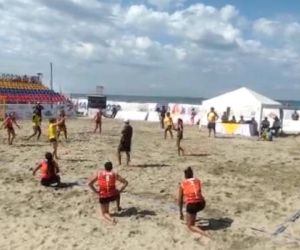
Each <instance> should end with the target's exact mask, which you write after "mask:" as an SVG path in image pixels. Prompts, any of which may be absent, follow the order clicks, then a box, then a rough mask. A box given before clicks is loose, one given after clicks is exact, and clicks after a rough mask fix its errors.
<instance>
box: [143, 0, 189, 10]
mask: <svg viewBox="0 0 300 250" xmlns="http://www.w3.org/2000/svg"><path fill="white" fill-rule="evenodd" d="M147 2H148V3H149V4H150V5H152V6H155V7H157V8H158V9H165V8H170V7H175V8H178V7H182V6H183V4H184V3H185V2H186V0H148V1H147Z"/></svg>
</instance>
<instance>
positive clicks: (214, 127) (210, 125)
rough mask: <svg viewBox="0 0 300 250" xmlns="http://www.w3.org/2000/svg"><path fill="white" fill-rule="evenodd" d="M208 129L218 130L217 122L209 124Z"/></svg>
mask: <svg viewBox="0 0 300 250" xmlns="http://www.w3.org/2000/svg"><path fill="white" fill-rule="evenodd" d="M207 128H208V129H213V130H216V123H215V122H209V123H208V125H207Z"/></svg>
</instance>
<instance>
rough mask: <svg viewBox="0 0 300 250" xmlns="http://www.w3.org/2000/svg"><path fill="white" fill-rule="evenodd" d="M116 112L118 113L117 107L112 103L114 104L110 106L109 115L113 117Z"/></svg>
mask: <svg viewBox="0 0 300 250" xmlns="http://www.w3.org/2000/svg"><path fill="white" fill-rule="evenodd" d="M117 113H118V109H117V107H116V106H115V105H114V106H113V107H112V112H111V117H112V118H115V117H116V115H117Z"/></svg>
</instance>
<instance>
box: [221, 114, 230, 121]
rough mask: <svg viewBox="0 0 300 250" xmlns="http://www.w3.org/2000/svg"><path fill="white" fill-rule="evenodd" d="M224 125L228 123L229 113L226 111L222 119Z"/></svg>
mask: <svg viewBox="0 0 300 250" xmlns="http://www.w3.org/2000/svg"><path fill="white" fill-rule="evenodd" d="M221 120H222V123H227V122H228V115H227V112H226V111H224V113H223V115H222V117H221Z"/></svg>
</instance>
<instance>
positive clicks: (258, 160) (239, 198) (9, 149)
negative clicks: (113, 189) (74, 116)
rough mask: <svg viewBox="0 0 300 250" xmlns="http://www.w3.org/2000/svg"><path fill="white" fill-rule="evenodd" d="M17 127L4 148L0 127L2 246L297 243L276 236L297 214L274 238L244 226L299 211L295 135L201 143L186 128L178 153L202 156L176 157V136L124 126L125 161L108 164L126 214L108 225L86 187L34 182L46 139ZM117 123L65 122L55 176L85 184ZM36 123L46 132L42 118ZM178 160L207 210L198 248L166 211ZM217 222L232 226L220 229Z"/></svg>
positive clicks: (105, 156)
mask: <svg viewBox="0 0 300 250" xmlns="http://www.w3.org/2000/svg"><path fill="white" fill-rule="evenodd" d="M21 125H22V129H21V130H17V134H18V137H17V139H16V141H15V145H13V146H8V145H6V144H4V142H3V138H4V137H5V136H6V133H5V131H3V130H2V131H1V137H0V141H1V142H2V144H1V145H0V154H1V158H0V163H1V165H0V232H1V233H0V249H1V250H2V249H22V250H24V249H43V250H44V249H51V250H53V249H80V250H83V249H116V250H119V249H157V250H158V249H180V250H181V249H231V250H233V249H236V250H241V249H300V241H299V243H297V242H291V240H290V239H287V238H284V237H283V236H282V235H287V233H288V234H289V235H291V236H293V237H297V236H299V233H300V219H299V220H298V221H296V222H295V223H293V224H291V225H290V226H289V227H288V229H287V230H286V231H285V233H283V234H281V236H279V237H278V239H274V238H271V237H269V236H268V235H267V234H264V233H259V232H255V231H253V230H251V227H256V228H265V229H266V230H267V231H270V232H273V231H274V230H275V228H276V226H278V225H279V224H280V223H282V222H283V221H284V220H285V219H286V218H287V217H288V216H289V215H291V214H292V213H293V212H295V211H297V210H298V209H300V199H299V196H300V195H299V190H300V167H299V162H300V156H299V148H300V138H298V137H297V138H294V137H289V138H281V139H278V140H275V141H274V142H271V143H269V142H258V141H254V140H249V139H209V138H207V133H206V131H203V132H201V133H199V131H198V130H197V128H196V127H193V128H191V127H186V128H185V134H184V141H183V146H184V148H185V149H186V151H190V152H191V153H195V154H197V153H202V152H205V151H207V152H208V153H209V154H210V155H209V156H202V157H201V156H198V157H197V156H186V157H181V158H179V157H178V156H177V152H176V147H175V140H173V141H172V140H170V139H168V140H167V141H165V140H163V139H162V137H163V134H162V131H161V130H160V129H159V128H158V124H150V123H142V122H140V123H133V124H132V125H133V128H134V138H133V148H132V149H133V153H132V165H133V166H132V167H124V166H123V167H116V169H117V170H118V171H119V173H120V174H121V175H122V176H124V177H125V178H126V179H127V180H128V181H129V186H128V188H127V190H126V193H124V194H123V196H122V204H121V205H122V207H123V208H124V210H125V212H124V216H123V217H118V224H117V225H116V226H111V225H107V224H104V223H103V222H102V221H100V220H99V214H97V213H96V211H97V210H98V209H99V204H98V202H97V196H96V195H94V194H93V193H92V192H90V191H89V190H88V189H87V188H86V187H85V186H77V187H73V188H68V189H61V190H54V189H49V188H48V189H47V188H44V187H42V186H40V185H39V181H38V179H37V178H34V177H33V176H32V168H33V167H34V165H35V163H36V162H37V161H38V160H39V159H42V158H43V156H44V153H45V152H46V151H49V150H51V147H50V145H49V144H48V143H47V142H46V136H45V135H44V137H43V138H42V139H41V141H40V142H38V143H36V142H35V140H34V139H32V140H31V141H30V142H27V141H25V140H24V138H25V136H27V135H29V134H30V133H31V127H30V126H31V124H30V122H22V121H21ZM122 125H123V124H122V123H121V122H117V121H109V120H105V121H104V125H103V135H101V136H100V135H94V134H92V133H90V132H87V131H92V129H93V123H92V122H91V121H89V120H72V121H68V128H69V132H70V143H65V142H62V144H60V147H59V155H60V156H61V160H60V161H59V165H60V168H61V171H62V181H66V182H71V181H77V180H80V182H81V183H86V180H87V178H89V177H90V176H91V175H92V174H93V173H95V171H96V170H97V169H99V168H102V167H103V163H104V162H105V161H106V160H113V161H114V162H116V157H115V152H116V148H117V146H118V143H119V138H120V131H121V129H122ZM43 128H44V134H46V122H44V124H43ZM124 161H125V158H124ZM161 165H165V166H161ZM187 166H192V167H193V169H194V171H195V174H196V175H197V176H198V177H199V178H200V179H201V180H202V182H203V193H204V196H205V197H206V201H207V207H206V209H205V210H204V211H203V212H201V213H199V215H198V216H199V217H201V218H205V219H210V222H211V226H212V227H214V228H213V229H214V230H210V231H209V233H210V235H211V236H212V238H213V240H212V242H211V243H210V244H209V245H208V246H206V247H204V246H203V245H202V244H201V241H200V240H199V239H198V237H197V236H196V235H193V234H191V233H189V232H188V231H187V229H186V227H185V226H184V225H182V222H181V221H180V220H179V217H178V213H177V212H176V211H174V205H175V194H176V193H177V186H178V182H179V181H180V180H181V179H182V177H183V169H184V168H185V167H187ZM113 205H114V204H113ZM113 207H114V206H113ZM220 219H222V220H221V221H220ZM224 219H227V220H225V222H226V221H230V220H232V221H233V223H232V224H231V225H230V223H227V225H225V224H226V223H224ZM220 222H223V223H220ZM222 226H223V228H222Z"/></svg>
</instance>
